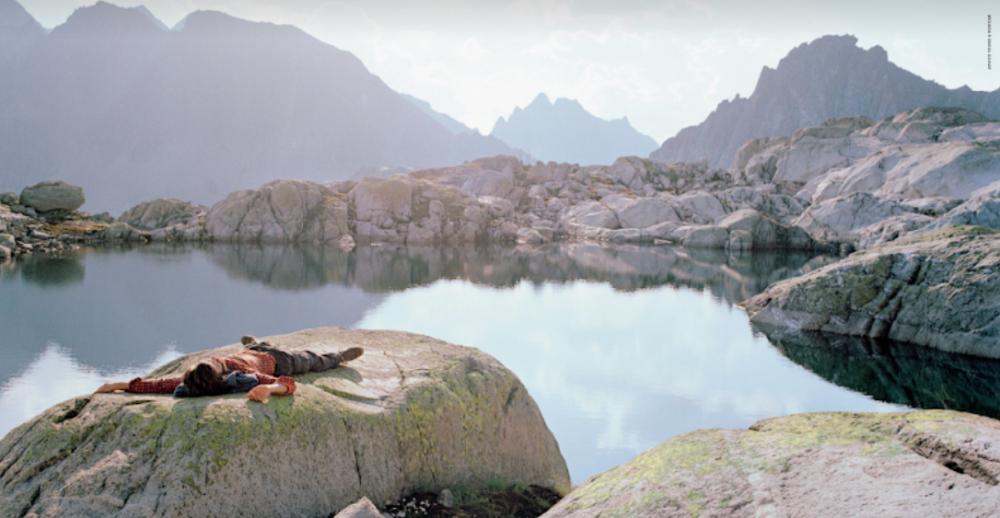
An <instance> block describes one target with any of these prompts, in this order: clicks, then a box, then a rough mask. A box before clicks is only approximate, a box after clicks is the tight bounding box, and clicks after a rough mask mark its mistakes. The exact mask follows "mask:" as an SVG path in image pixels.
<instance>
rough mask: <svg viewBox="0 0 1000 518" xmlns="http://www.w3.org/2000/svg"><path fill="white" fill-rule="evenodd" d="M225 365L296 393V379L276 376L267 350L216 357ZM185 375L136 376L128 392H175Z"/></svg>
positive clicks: (227, 367) (272, 360)
mask: <svg viewBox="0 0 1000 518" xmlns="http://www.w3.org/2000/svg"><path fill="white" fill-rule="evenodd" d="M214 359H215V360H218V361H219V362H220V363H222V364H223V365H225V367H226V374H228V373H230V372H233V371H243V372H245V373H247V374H255V375H256V376H257V380H258V381H260V384H261V385H269V384H271V383H279V384H281V385H284V386H285V389H287V392H286V395H289V396H290V395H292V394H294V393H295V380H294V379H292V377H291V376H278V377H275V376H274V357H273V356H271V355H270V354H267V353H265V352H259V351H241V352H239V353H237V354H234V355H232V356H223V357H215V358H214ZM183 379H184V378H183V376H172V377H169V378H156V379H148V380H147V379H142V378H135V379H133V380H132V381H130V382H129V384H128V392H135V393H137V394H173V392H174V389H176V388H177V386H178V385H180V384H181V383H182V381H183Z"/></svg>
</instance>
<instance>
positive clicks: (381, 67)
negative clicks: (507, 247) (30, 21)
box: [21, 0, 1000, 141]
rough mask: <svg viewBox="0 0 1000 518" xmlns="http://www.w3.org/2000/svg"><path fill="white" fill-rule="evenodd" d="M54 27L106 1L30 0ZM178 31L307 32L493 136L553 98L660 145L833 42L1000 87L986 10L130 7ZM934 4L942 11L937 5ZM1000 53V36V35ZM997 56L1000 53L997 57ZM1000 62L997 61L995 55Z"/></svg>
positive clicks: (452, 3)
mask: <svg viewBox="0 0 1000 518" xmlns="http://www.w3.org/2000/svg"><path fill="white" fill-rule="evenodd" d="M21 1H22V4H23V5H24V6H25V8H27V9H28V11H29V12H31V14H32V15H34V16H35V18H37V19H38V20H39V21H40V22H41V23H42V25H44V26H46V27H53V26H55V25H58V24H60V23H62V22H63V21H65V19H66V18H67V17H68V16H69V15H70V13H72V11H73V9H75V8H76V7H78V6H80V5H88V4H91V3H93V1H92V0H21ZM113 3H116V4H118V5H123V6H132V5H138V4H145V5H146V6H147V7H148V8H149V10H150V11H152V12H153V14H155V15H156V16H157V17H158V18H160V19H161V20H162V21H163V22H164V23H166V24H167V25H168V26H172V25H173V24H175V23H176V22H177V21H179V20H180V19H181V18H183V17H184V16H185V15H186V14H187V13H189V12H191V11H194V10H197V9H213V10H219V11H223V12H227V13H229V14H232V15H234V16H238V17H241V18H246V19H250V20H257V21H271V22H275V23H285V24H292V25H296V26H298V27H300V28H302V29H304V30H305V31H306V32H308V33H310V34H312V35H313V36H316V37H317V38H319V39H321V40H323V41H326V42H328V43H330V44H333V45H335V46H337V47H339V48H341V49H344V50H347V51H350V52H352V53H354V54H355V55H356V56H358V57H359V58H360V59H361V60H362V61H363V62H364V63H365V64H366V65H367V66H368V68H369V69H370V70H371V71H372V72H373V73H375V74H376V75H378V76H380V77H381V78H382V79H383V80H384V81H385V82H386V83H388V84H389V86H390V87H392V88H394V89H396V90H398V91H401V92H406V93H410V94H413V95H415V96H417V97H420V98H423V99H425V100H427V101H428V102H430V103H431V105H432V106H433V107H434V108H435V109H437V110H439V111H443V112H445V113H447V114H449V115H451V116H452V117H455V118H456V119H458V120H460V121H462V122H464V123H466V124H468V125H470V126H473V127H475V128H478V129H479V130H480V131H482V132H483V133H488V132H489V131H490V130H491V129H492V127H493V123H494V122H495V121H496V119H497V117H499V116H506V115H508V114H509V113H510V111H511V110H512V109H513V107H514V106H523V105H526V104H527V103H529V102H530V101H531V100H532V99H533V98H534V97H535V96H536V95H537V94H538V93H539V92H542V91H544V92H545V93H547V94H548V95H549V96H550V97H553V98H555V97H570V98H574V99H577V100H579V101H580V102H581V103H582V104H583V105H584V107H585V108H587V109H588V110H590V111H591V112H592V113H594V114H596V115H598V116H601V117H604V118H618V117H622V116H627V117H628V118H629V120H630V121H631V122H632V124H633V125H634V126H635V127H636V128H637V129H638V130H639V131H642V132H644V133H646V134H648V135H650V136H652V137H653V138H655V139H656V140H657V141H662V140H664V139H665V138H667V137H670V136H672V135H673V134H675V133H676V132H677V130H679V129H680V128H682V127H684V126H688V125H691V124H697V123H698V122H700V121H701V120H702V119H704V118H705V117H706V116H707V115H708V114H709V113H710V112H711V111H712V110H713V109H714V108H715V105H716V104H717V103H718V102H719V101H721V100H722V99H728V98H732V97H733V96H734V95H736V94H737V93H739V94H740V95H742V96H748V95H749V94H750V93H751V92H752V91H753V87H754V84H755V83H756V80H757V76H758V74H759V73H760V69H761V67H763V66H765V65H767V66H771V67H774V66H776V65H777V62H778V60H779V59H780V58H781V57H782V56H784V55H785V54H786V53H787V52H788V51H789V50H790V49H791V48H792V47H794V46H796V45H798V44H800V43H803V42H805V41H809V40H812V39H815V38H817V37H819V36H821V35H824V34H845V33H850V34H854V35H855V36H857V37H858V38H859V40H860V41H859V44H860V45H861V46H863V47H865V48H868V47H871V46H873V45H881V46H882V47H884V48H885V49H886V50H887V51H888V53H889V59H890V60H892V61H894V62H895V63H896V64H898V65H900V66H902V67H903V68H906V69H909V70H910V71H912V72H915V73H917V74H918V75H921V76H923V77H925V78H928V79H933V80H935V81H937V82H939V83H941V84H944V85H945V86H948V87H951V88H954V87H958V86H962V85H963V84H967V85H969V86H970V87H972V88H974V89H977V90H994V89H996V88H997V87H1000V75H998V74H997V67H998V66H1000V64H997V63H995V64H994V66H993V70H987V28H986V27H987V23H986V19H987V14H994V15H995V14H998V13H1000V4H997V3H996V2H993V3H992V8H991V6H990V3H989V2H985V1H963V2H940V1H935V2H918V1H912V0H911V1H883V2H874V1H871V0H866V1H856V0H844V1H840V2H829V1H823V2H810V1H797V2H793V1H787V2H779V1H775V0H765V1H762V2H729V1H723V0H716V1H697V0H661V1H643V0H620V1H615V2H612V1H601V0H534V1H530V0H529V1H509V2H501V1H480V2H476V1H468V0H441V1H426V2H419V1H412V0H367V1H344V0H341V1H337V0H295V1H292V0H141V1H140V0H115V1H114V2H113ZM924 4H926V5H924ZM993 39H994V42H993V46H994V48H995V49H996V47H997V41H996V39H997V38H996V35H994V37H993ZM996 52H997V51H996V50H994V54H996ZM994 61H996V55H994Z"/></svg>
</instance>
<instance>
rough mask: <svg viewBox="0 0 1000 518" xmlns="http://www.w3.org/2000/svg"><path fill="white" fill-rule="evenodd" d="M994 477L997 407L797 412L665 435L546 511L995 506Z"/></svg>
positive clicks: (998, 491)
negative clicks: (740, 426)
mask: <svg viewBox="0 0 1000 518" xmlns="http://www.w3.org/2000/svg"><path fill="white" fill-rule="evenodd" d="M998 477H1000V422H998V421H995V420H993V419H988V418H985V417H979V416H974V415H971V414H963V413H958V412H950V411H943V410H930V411H919V412H911V413H904V414H898V413H894V414H849V413H819V414H798V415H792V416H788V417H780V418H773V419H767V420H764V421H760V422H758V423H756V424H754V425H753V426H751V427H750V429H749V430H699V431H696V432H692V433H689V434H685V435H682V436H680V437H676V438H673V439H670V440H668V441H666V442H664V443H663V444H661V445H659V446H657V447H655V448H653V449H651V450H649V451H647V452H645V453H643V454H641V455H639V456H638V457H636V458H635V459H633V460H632V461H630V462H628V463H626V464H624V465H622V466H619V467H617V468H614V469H612V470H610V471H607V472H605V473H602V474H600V475H597V476H595V477H593V478H591V479H590V480H588V481H587V482H586V483H584V484H583V485H581V486H579V487H577V488H576V489H575V490H573V492H571V493H570V494H569V495H568V496H567V497H566V498H564V499H563V500H561V501H560V502H559V503H558V504H557V505H556V506H555V507H553V508H552V509H550V510H549V511H548V512H547V513H545V514H544V515H542V516H544V517H546V518H562V517H585V516H586V517H590V516H601V517H604V518H611V517H629V518H633V517H635V518H640V517H653V516H656V517H661V516H699V515H702V516H738V517H739V516H992V515H994V514H995V513H996V509H998V508H1000V488H998V487H997V481H998Z"/></svg>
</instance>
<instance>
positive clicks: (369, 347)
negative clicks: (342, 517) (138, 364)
mask: <svg viewBox="0 0 1000 518" xmlns="http://www.w3.org/2000/svg"><path fill="white" fill-rule="evenodd" d="M268 340H270V341H271V342H272V343H275V344H277V345H280V346H281V347H286V348H309V349H311V350H336V349H343V348H346V347H349V346H361V347H364V348H365V349H366V353H365V355H364V356H363V357H362V358H361V359H359V360H357V361H355V362H352V363H351V364H349V365H348V366H345V367H342V368H338V369H335V370H333V371H327V372H324V373H314V374H310V375H305V376H299V387H298V390H297V392H296V394H295V395H294V396H292V397H285V398H280V397H275V398H272V400H271V401H270V402H269V403H268V404H267V405H260V404H258V403H253V402H250V401H248V400H247V399H246V397H245V395H244V394H239V395H233V396H225V397H204V398H190V399H175V398H172V397H169V396H161V395H128V394H109V395H94V396H84V397H79V398H76V399H72V400H70V401H67V402H65V403H62V404H59V405H56V406H55V407H53V408H51V409H49V410H48V411H46V412H44V413H42V414H41V415H40V416H38V417H37V418H35V419H34V420H32V421H30V422H28V423H26V424H24V425H22V426H20V427H18V428H16V429H14V430H13V431H11V432H10V433H9V434H8V435H7V436H6V437H5V438H4V439H3V440H2V441H0V486H2V487H3V488H4V491H3V494H2V496H0V508H2V509H5V510H13V512H14V514H15V515H21V516H23V515H26V514H30V515H33V516H93V515H102V516H108V515H122V516H124V515H129V516H135V515H144V516H148V515H185V514H191V513H196V514H207V515H213V514H214V515H225V514H230V513H231V511H232V510H233V509H252V510H253V512H254V513H259V514H266V515H307V516H327V515H329V514H330V513H333V512H335V511H337V510H338V509H340V508H342V507H345V506H347V505H349V504H350V503H352V502H354V501H356V500H357V499H358V498H360V497H362V496H368V497H369V498H371V499H372V500H373V501H375V502H387V501H391V500H396V499H398V498H400V497H402V496H404V495H405V494H408V493H409V492H412V491H415V490H417V489H420V490H431V491H440V490H443V489H445V488H448V487H464V486H473V487H474V486H476V485H485V484H487V483H490V482H492V481H504V482H506V483H510V484H524V485H530V484H535V485H539V486H542V487H547V488H551V489H554V490H556V491H558V492H560V493H563V492H565V491H567V490H568V489H569V475H568V473H567V469H566V464H565V461H564V460H563V457H562V455H561V454H560V452H559V447H558V445H557V444H556V441H555V439H554V438H553V437H552V434H551V433H550V432H549V429H548V428H547V426H546V425H545V422H544V420H543V419H542V416H541V414H540V413H539V411H538V408H537V406H536V405H535V403H534V401H533V400H532V399H531V397H530V396H529V395H528V394H527V392H526V390H525V388H524V386H523V385H522V384H521V382H520V381H519V380H518V379H517V378H516V377H515V376H514V375H513V374H512V373H511V372H510V371H508V370H507V369H505V368H504V367H503V366H502V365H500V363H499V362H497V361H496V360H494V359H493V358H491V357H489V356H487V355H485V354H483V353H480V352H478V351H476V350H474V349H470V348H466V347H460V346H456V345H451V344H448V343H445V342H440V341H437V340H434V339H431V338H428V337H425V336H419V335H413V334H408V333H399V332H381V331H349V330H343V329H339V328H319V329H310V330H305V331H300V332H297V333H293V334H290V335H283V336H276V337H271V338H269V339H268ZM238 347H239V346H228V347H225V348H221V349H215V350H211V351H205V352H202V353H197V354H193V355H190V356H187V357H183V358H181V359H179V360H176V361H174V362H171V363H169V364H167V365H165V366H164V367H162V368H160V369H158V370H157V371H156V372H154V373H153V375H164V374H172V373H177V372H180V371H181V370H182V369H183V368H184V367H185V366H187V365H190V364H192V363H193V362H195V361H197V359H199V358H202V357H204V356H206V355H216V354H220V353H226V352H230V351H233V350H235V349H236V348H238Z"/></svg>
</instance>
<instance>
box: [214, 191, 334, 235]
mask: <svg viewBox="0 0 1000 518" xmlns="http://www.w3.org/2000/svg"><path fill="white" fill-rule="evenodd" d="M347 216H348V214H347V200H346V199H345V197H344V195H343V194H341V193H339V192H337V191H335V190H334V189H331V188H329V187H326V186H323V185H320V184H318V183H314V182H305V181H300V180H277V181H274V182H270V183H268V184H265V185H264V186H262V187H261V188H260V189H257V190H256V191H238V192H234V193H232V194H230V195H229V196H227V197H226V199H224V200H222V201H221V202H219V203H216V204H215V205H214V206H213V207H212V208H211V209H209V211H208V215H207V216H206V221H205V230H206V231H207V233H208V235H209V236H211V238H212V239H215V240H218V241H238V242H286V243H287V242H317V243H331V242H336V241H337V240H339V239H340V238H341V237H342V236H344V235H346V234H348V220H347Z"/></svg>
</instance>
